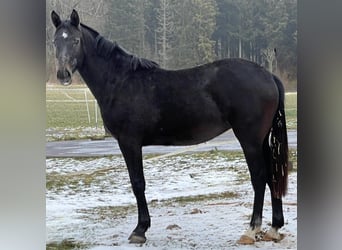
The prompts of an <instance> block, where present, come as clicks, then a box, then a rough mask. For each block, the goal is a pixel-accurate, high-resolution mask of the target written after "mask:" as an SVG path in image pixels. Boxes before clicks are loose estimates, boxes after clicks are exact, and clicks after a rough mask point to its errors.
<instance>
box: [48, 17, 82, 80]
mask: <svg viewBox="0 0 342 250" xmlns="http://www.w3.org/2000/svg"><path fill="white" fill-rule="evenodd" d="M51 20H52V23H53V25H54V26H55V27H56V31H55V35H54V45H55V49H56V59H57V60H56V61H57V62H56V66H57V78H58V80H59V81H60V82H61V83H62V84H63V85H69V84H71V81H72V79H71V76H72V74H73V73H74V72H75V71H76V70H77V67H78V66H79V65H81V64H82V62H83V59H84V53H83V48H82V33H81V30H80V19H79V16H78V13H77V11H75V10H73V11H72V13H71V15H70V20H64V21H62V20H61V18H60V17H59V15H58V14H57V13H56V12H55V11H52V12H51Z"/></svg>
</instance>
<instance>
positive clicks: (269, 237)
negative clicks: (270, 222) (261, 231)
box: [262, 228, 285, 242]
mask: <svg viewBox="0 0 342 250" xmlns="http://www.w3.org/2000/svg"><path fill="white" fill-rule="evenodd" d="M284 238H285V235H284V234H280V233H278V231H277V230H276V229H274V228H271V229H270V230H268V231H267V233H266V234H265V235H264V237H263V238H262V240H263V241H275V242H278V241H281V240H282V239H284Z"/></svg>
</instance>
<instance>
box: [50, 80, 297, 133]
mask: <svg viewBox="0 0 342 250" xmlns="http://www.w3.org/2000/svg"><path fill="white" fill-rule="evenodd" d="M86 100H88V106H87V102H86ZM286 116H287V126H288V129H297V93H296V92H293V93H292V92H291V93H287V94H286ZM46 117H47V124H46V128H47V136H48V137H50V139H48V140H56V139H78V138H87V137H89V136H90V137H94V136H98V135H99V134H100V135H104V130H103V123H102V119H101V115H100V110H99V108H98V107H97V104H96V102H95V99H94V97H93V95H92V94H91V92H90V91H89V89H88V88H87V87H86V86H85V85H77V84H75V85H71V86H68V87H64V86H61V85H47V87H46ZM85 130H86V131H85ZM84 131H85V132H84ZM56 134H57V135H56Z"/></svg>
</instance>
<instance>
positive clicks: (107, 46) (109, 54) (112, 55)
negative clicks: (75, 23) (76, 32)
mask: <svg viewBox="0 0 342 250" xmlns="http://www.w3.org/2000/svg"><path fill="white" fill-rule="evenodd" d="M81 26H82V27H83V28H86V29H88V30H90V31H91V33H93V34H94V36H95V45H94V46H95V50H96V52H97V55H98V56H101V57H102V58H104V59H105V60H111V59H112V60H114V61H115V63H116V64H119V63H120V64H126V65H128V67H129V69H131V70H133V71H136V70H138V69H153V68H159V65H158V63H156V62H154V61H151V60H148V59H145V58H140V57H137V56H135V55H133V54H130V53H129V52H127V51H126V50H125V49H124V48H122V47H120V46H119V45H118V44H117V43H116V42H112V41H109V40H108V39H106V38H104V37H103V36H101V35H100V34H99V33H98V32H97V31H96V30H94V29H92V28H90V27H88V26H86V25H84V24H82V23H81Z"/></svg>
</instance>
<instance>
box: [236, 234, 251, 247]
mask: <svg viewBox="0 0 342 250" xmlns="http://www.w3.org/2000/svg"><path fill="white" fill-rule="evenodd" d="M237 243H238V244H241V245H253V244H254V243H255V239H253V238H251V237H249V236H247V235H242V236H241V238H240V239H239V240H238V242H237Z"/></svg>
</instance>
